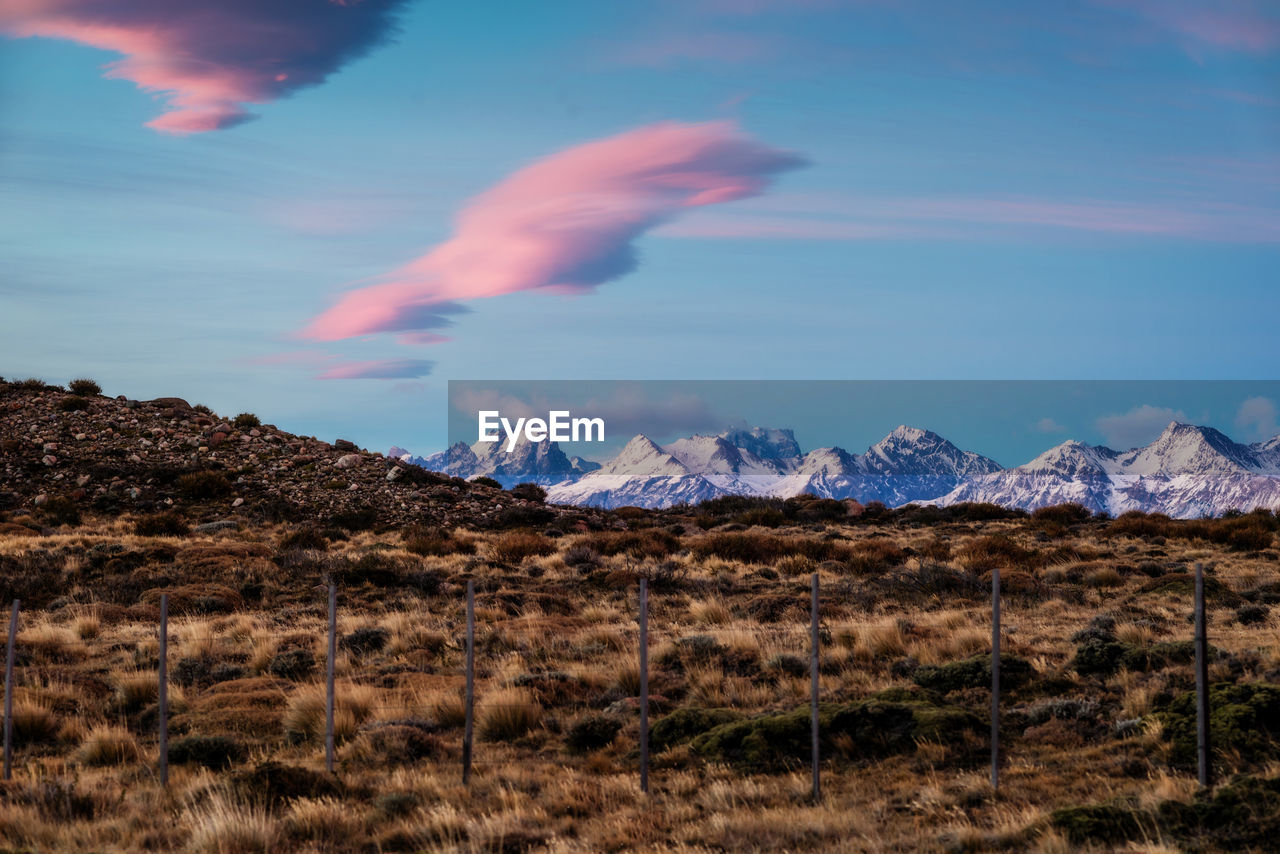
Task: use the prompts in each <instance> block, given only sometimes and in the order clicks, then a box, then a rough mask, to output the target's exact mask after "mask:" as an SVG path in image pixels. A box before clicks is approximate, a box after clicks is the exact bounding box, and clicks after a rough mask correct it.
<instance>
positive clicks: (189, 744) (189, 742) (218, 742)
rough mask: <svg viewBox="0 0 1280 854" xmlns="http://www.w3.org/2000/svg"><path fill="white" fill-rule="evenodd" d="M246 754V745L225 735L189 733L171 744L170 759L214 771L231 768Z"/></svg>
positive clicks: (181, 763)
mask: <svg viewBox="0 0 1280 854" xmlns="http://www.w3.org/2000/svg"><path fill="white" fill-rule="evenodd" d="M243 756H244V747H243V746H242V745H241V744H240V742H238V741H236V740H235V739H234V738H231V737H229V736H225V735H188V736H183V737H182V738H179V739H176V740H175V741H173V742H172V743H171V744H170V745H169V761H170V762H172V763H173V764H175V765H199V766H201V767H202V768H209V769H211V770H213V771H221V770H223V769H226V768H230V767H231V766H232V765H233V764H234V763H236V762H238V761H239V760H240V759H241V758H242V757H243Z"/></svg>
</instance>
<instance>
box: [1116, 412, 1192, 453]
mask: <svg viewBox="0 0 1280 854" xmlns="http://www.w3.org/2000/svg"><path fill="white" fill-rule="evenodd" d="M1187 420H1188V419H1187V414H1186V413H1185V412H1183V411H1182V410H1180V409H1178V410H1175V409H1170V408H1169V407H1167V406H1152V405H1151V404H1149V403H1144V404H1142V405H1141V406H1135V407H1134V408H1133V409H1130V410H1129V411H1128V412H1125V413H1121V414H1118V415H1104V416H1102V417H1101V418H1099V419H1098V421H1097V425H1098V429H1099V430H1100V431H1101V432H1102V436H1103V438H1104V439H1106V442H1107V444H1108V445H1109V446H1111V447H1112V448H1115V449H1116V450H1128V449H1129V448H1136V447H1138V446H1139V445H1145V444H1147V443H1148V442H1150V441H1151V440H1152V439H1154V438H1156V437H1157V436H1159V435H1160V433H1161V431H1163V430H1164V428H1165V427H1167V426H1169V422H1171V421H1181V422H1185V421H1187Z"/></svg>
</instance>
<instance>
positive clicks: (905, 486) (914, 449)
mask: <svg viewBox="0 0 1280 854" xmlns="http://www.w3.org/2000/svg"><path fill="white" fill-rule="evenodd" d="M641 439H643V443H641V444H640V445H639V446H637V442H638V441H639V440H641ZM636 447H643V448H645V449H647V450H648V451H649V453H648V455H647V456H645V457H644V458H642V459H637V460H630V459H629V463H628V466H627V467H626V469H625V471H623V470H621V469H619V467H618V466H617V465H616V463H618V461H619V460H622V459H623V458H624V457H627V458H630V457H631V456H632V455H633V454H634V453H635V448H636ZM673 462H674V463H676V464H678V465H680V466H682V467H683V472H677V471H675V470H674V468H673V467H672V463H673ZM999 468H1000V467H999V465H997V464H996V463H995V462H993V461H992V460H989V459H987V458H986V457H983V456H981V455H979V454H975V453H973V452H971V451H962V450H960V449H959V448H957V447H956V446H955V445H953V444H951V443H950V442H948V441H947V440H946V439H944V438H942V437H941V436H939V435H938V434H937V433H932V432H930V431H928V430H921V429H919V428H916V427H906V426H903V427H898V428H897V429H896V430H894V431H893V432H892V433H890V434H889V435H888V436H886V437H885V438H884V439H882V440H880V441H879V442H877V443H876V444H875V445H872V446H871V447H870V448H869V449H868V450H867V453H865V454H863V455H861V456H854V455H852V454H850V453H848V452H847V451H845V450H843V449H841V448H818V449H816V450H814V451H810V452H809V453H808V454H801V453H800V447H799V445H798V444H797V443H796V441H795V436H794V435H793V434H792V432H791V431H790V430H778V429H767V428H760V427H756V428H752V429H750V430H745V429H736V430H726V431H725V432H723V433H720V434H719V435H716V436H692V437H689V438H687V439H677V440H676V441H674V442H672V443H670V444H669V445H666V446H662V447H659V446H658V445H656V444H654V443H653V442H651V441H650V440H649V439H647V438H645V437H643V436H638V437H636V439H633V440H632V442H631V443H630V444H628V446H627V449H625V450H624V451H623V453H622V454H620V455H619V456H618V458H617V459H615V460H614V461H613V462H612V463H609V464H607V465H606V466H605V467H604V468H602V469H600V470H599V471H597V472H593V473H592V474H591V475H589V476H586V477H583V478H581V479H580V480H579V481H578V482H577V483H575V484H572V485H567V486H564V487H559V488H552V489H551V490H550V493H549V499H550V500H555V501H563V502H565V503H590V504H596V505H600V506H607V507H616V506H621V504H639V505H641V506H647V507H668V506H671V505H673V504H678V503H681V501H683V500H686V499H685V498H684V496H686V495H689V494H697V495H706V496H707V497H715V496H717V495H766V496H777V497H782V498H789V497H791V496H793V495H799V494H801V493H805V492H809V493H812V494H814V495H819V496H821V497H823V498H854V499H857V500H858V501H861V502H864V503H865V502H868V501H883V502H884V503H886V504H894V505H897V504H905V503H908V502H910V501H918V500H924V499H930V498H936V497H937V496H939V495H943V494H945V493H947V492H948V491H950V490H951V489H953V488H954V487H955V486H956V485H957V484H959V483H960V482H961V481H962V480H963V479H964V478H965V477H968V476H970V475H972V474H976V473H989V472H992V471H998V470H999ZM623 474H631V475H633V476H644V477H652V476H660V477H662V478H664V479H663V480H661V481H654V482H652V483H649V484H648V486H647V487H646V488H643V489H641V488H638V487H637V486H636V484H634V483H630V482H625V483H624V481H623V480H620V477H621V476H622V475H623Z"/></svg>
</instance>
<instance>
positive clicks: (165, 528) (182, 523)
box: [133, 512, 191, 537]
mask: <svg viewBox="0 0 1280 854" xmlns="http://www.w3.org/2000/svg"><path fill="white" fill-rule="evenodd" d="M133 532H134V533H135V534H137V535H138V536H140V537H184V536H186V535H187V534H189V533H191V526H190V525H188V524H187V521H186V520H185V519H183V518H182V516H180V515H178V514H177V513H173V512H166V513H152V514H150V515H147V516H141V517H139V518H138V520H137V521H136V522H134V523H133Z"/></svg>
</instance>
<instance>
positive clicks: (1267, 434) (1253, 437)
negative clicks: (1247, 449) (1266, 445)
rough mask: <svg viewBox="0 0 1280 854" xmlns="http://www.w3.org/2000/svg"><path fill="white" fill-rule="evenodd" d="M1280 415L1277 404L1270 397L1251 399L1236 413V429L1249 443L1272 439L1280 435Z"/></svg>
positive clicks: (1241, 405)
mask: <svg viewBox="0 0 1280 854" xmlns="http://www.w3.org/2000/svg"><path fill="white" fill-rule="evenodd" d="M1277 422H1280V415H1278V414H1277V411H1276V402H1275V401H1274V400H1272V399H1271V398H1269V397H1251V398H1249V399H1247V400H1245V401H1244V402H1243V403H1241V404H1240V409H1239V411H1238V412H1236V428H1237V429H1238V430H1240V434H1241V438H1242V439H1243V440H1244V441H1246V442H1248V441H1258V442H1260V441H1262V440H1263V439H1270V438H1271V437H1272V436H1275V435H1276V434H1278V433H1280V423H1277Z"/></svg>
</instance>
